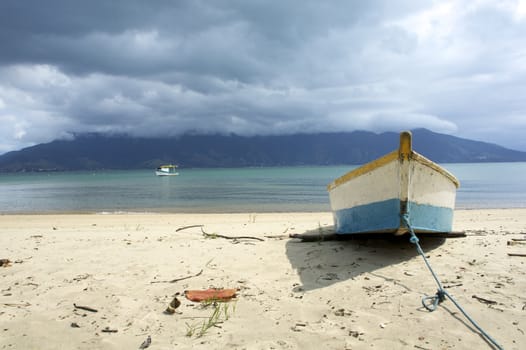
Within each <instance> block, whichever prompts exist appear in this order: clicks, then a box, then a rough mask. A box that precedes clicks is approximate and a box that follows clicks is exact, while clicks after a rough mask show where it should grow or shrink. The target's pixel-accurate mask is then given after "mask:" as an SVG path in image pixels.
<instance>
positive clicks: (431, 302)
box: [401, 213, 504, 350]
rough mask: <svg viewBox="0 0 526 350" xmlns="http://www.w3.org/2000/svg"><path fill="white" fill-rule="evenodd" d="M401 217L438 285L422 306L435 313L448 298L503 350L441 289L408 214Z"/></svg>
mask: <svg viewBox="0 0 526 350" xmlns="http://www.w3.org/2000/svg"><path fill="white" fill-rule="evenodd" d="M401 217H402V221H403V223H404V225H405V226H406V227H407V229H408V230H409V234H410V235H411V238H409V242H411V243H413V244H414V245H415V246H416V250H417V251H418V253H419V254H420V255H421V256H422V258H423V259H424V262H425V263H426V265H427V268H428V269H429V271H430V272H431V275H433V278H434V279H435V281H436V283H437V285H438V290H437V292H436V294H435V295H433V296H426V297H423V298H422V305H423V306H424V307H425V308H426V309H427V310H429V311H435V310H436V308H437V307H438V305H439V304H440V303H441V302H443V301H444V300H446V297H448V298H449V300H451V301H452V302H453V304H455V306H456V307H457V309H459V310H460V312H462V314H463V315H464V316H465V317H466V318H467V319H468V320H469V322H471V324H472V325H473V326H474V327H475V328H477V329H478V330H479V332H480V333H481V334H482V335H483V336H484V337H486V339H487V340H489V341H490V342H491V343H492V344H493V345H495V347H497V349H499V350H503V349H504V348H503V347H502V346H501V345H499V344H498V343H497V341H496V340H495V339H493V338H492V337H491V336H490V335H489V334H488V333H486V331H484V330H483V329H482V328H481V327H480V326H479V325H478V324H477V323H476V322H475V320H473V319H472V318H471V317H470V316H469V315H468V314H467V313H466V311H464V309H463V308H462V306H460V305H459V304H458V303H457V301H456V300H455V299H454V298H453V297H452V296H451V295H450V294H449V293H448V292H447V291H446V290H444V288H443V287H442V283H440V280H439V279H438V277H437V275H436V274H435V271H433V269H432V268H431V265H430V264H429V262H428V261H427V258H426V255H425V254H424V251H423V250H422V247H420V244H419V243H418V242H419V240H418V237H417V236H416V234H415V232H414V231H413V228H412V227H411V225H410V223H409V214H407V213H406V214H403V215H401Z"/></svg>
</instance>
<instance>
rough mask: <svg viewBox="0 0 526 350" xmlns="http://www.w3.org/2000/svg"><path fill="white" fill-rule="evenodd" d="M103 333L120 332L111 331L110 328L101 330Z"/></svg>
mask: <svg viewBox="0 0 526 350" xmlns="http://www.w3.org/2000/svg"><path fill="white" fill-rule="evenodd" d="M101 332H104V333H117V332H118V330H117V329H111V328H110V327H106V328H104V329H103V330H101Z"/></svg>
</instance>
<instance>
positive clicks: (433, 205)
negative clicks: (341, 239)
mask: <svg viewBox="0 0 526 350" xmlns="http://www.w3.org/2000/svg"><path fill="white" fill-rule="evenodd" d="M411 138H412V135H411V133H410V132H409V131H404V132H402V133H401V134H400V146H399V148H398V150H395V151H393V152H391V153H388V154H386V155H385V156H383V157H381V158H378V159H376V160H374V161H372V162H370V163H367V164H365V165H363V166H361V167H359V168H357V169H355V170H353V171H350V172H348V173H347V174H345V175H343V176H341V177H339V178H337V179H336V180H334V181H333V182H332V183H330V184H329V185H328V186H327V190H328V191H329V198H330V203H331V209H332V212H333V216H334V224H335V231H336V233H337V234H360V233H394V234H403V233H406V232H407V228H406V227H405V225H404V224H403V223H402V220H401V217H402V215H407V216H406V217H408V219H409V222H410V224H411V226H412V228H413V230H414V231H415V232H420V233H422V232H451V230H452V225H453V211H454V208H455V196H456V190H457V188H458V187H459V181H458V180H457V178H456V177H455V176H454V175H452V174H451V173H449V172H448V171H447V170H445V169H444V168H442V167H440V166H439V165H438V164H436V163H434V162H432V161H431V160H429V159H427V158H426V157H424V156H422V155H420V154H418V153H417V152H415V151H413V149H412V140H411Z"/></svg>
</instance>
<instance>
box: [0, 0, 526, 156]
mask: <svg viewBox="0 0 526 350" xmlns="http://www.w3.org/2000/svg"><path fill="white" fill-rule="evenodd" d="M419 127H425V128H428V129H431V130H433V131H436V132H442V133H447V134H452V135H456V136H459V137H465V138H470V139H475V140H481V141H487V142H493V143H497V144H500V145H503V146H505V147H508V148H514V149H519V150H523V151H526V0H521V1H512V0H508V1H506V0H501V1H497V0H495V1H491V0H482V1H479V0H475V1H473V0H472V1H447V0H440V1H424V0H419V1H414V0H408V1H391V0H383V1H382V0H378V1H350V0H342V1H318V0H315V1H308V0H298V1H268V0H265V1H263V0H261V1H259V0H258V1H256V0H238V1H220V0H209V1H198V0H189V1H175V0H174V1H169V0H165V1H153V0H149V1H147V0H141V1H139V0H119V1H117V0H112V1H106V0H103V1H94V0H90V1H73V0H46V1H42V0H34V1H28V0H1V1H0V154H1V153H4V152H7V151H10V150H16V149H20V148H23V147H26V146H29V145H33V144H36V143H41V142H48V141H51V140H53V139H56V138H64V137H70V136H71V135H72V134H74V133H82V132H118V133H128V134H132V135H137V136H155V135H164V136H165V135H178V134H181V133H184V132H188V131H191V132H204V133H210V132H221V133H231V132H232V133H237V134H242V135H254V134H290V133H295V132H324V131H352V130H358V129H359V130H371V131H376V132H382V131H399V130H401V129H413V128H419Z"/></svg>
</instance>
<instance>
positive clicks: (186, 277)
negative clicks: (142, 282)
mask: <svg viewBox="0 0 526 350" xmlns="http://www.w3.org/2000/svg"><path fill="white" fill-rule="evenodd" d="M202 273H203V270H202V269H201V271H199V272H198V273H196V274H195V275H190V276H185V277H180V278H176V279H173V280H170V281H151V282H150V283H175V282H179V281H183V280H187V279H189V278H192V277H197V276H199V275H200V274H202Z"/></svg>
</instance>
